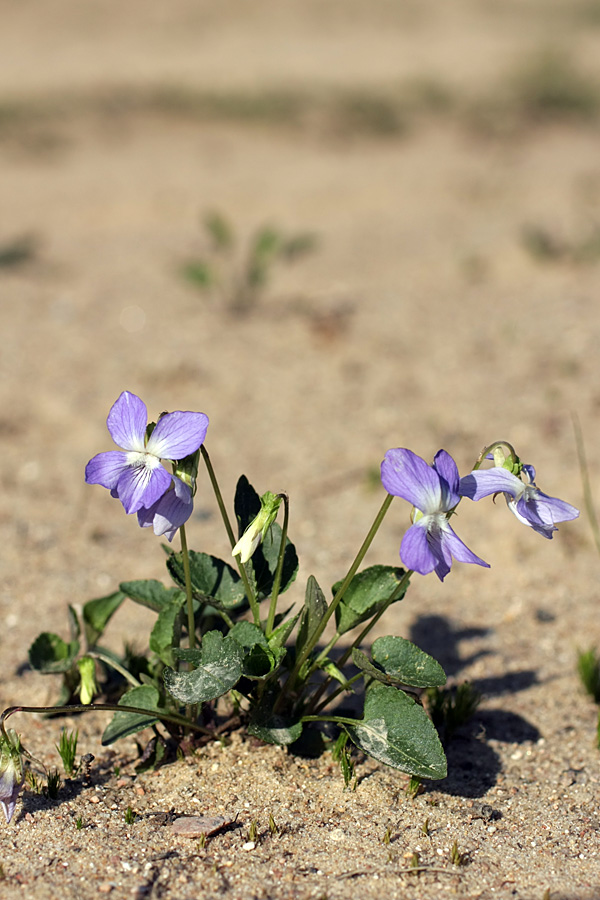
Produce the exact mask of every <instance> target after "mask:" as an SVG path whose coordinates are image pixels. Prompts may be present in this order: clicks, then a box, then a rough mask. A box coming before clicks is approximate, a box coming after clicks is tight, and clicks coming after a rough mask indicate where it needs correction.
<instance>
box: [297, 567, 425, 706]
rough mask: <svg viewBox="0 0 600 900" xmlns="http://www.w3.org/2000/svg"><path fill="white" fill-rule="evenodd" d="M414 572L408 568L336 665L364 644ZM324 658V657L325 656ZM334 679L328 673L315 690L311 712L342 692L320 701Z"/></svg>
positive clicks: (402, 591) (337, 636)
mask: <svg viewBox="0 0 600 900" xmlns="http://www.w3.org/2000/svg"><path fill="white" fill-rule="evenodd" d="M412 574H413V570H412V569H408V570H407V571H406V572H405V573H404V575H403V576H402V578H401V579H400V581H399V582H398V584H397V585H396V587H395V588H394V590H393V591H392V593H391V594H390V596H389V597H388V598H387V600H386V601H385V602H384V604H383V606H382V607H381V609H380V610H379V612H378V613H377V614H376V615H374V616H373V618H372V619H371V621H370V622H368V623H367V624H366V625H365V627H364V628H363V630H362V631H361V633H360V634H359V635H358V637H357V638H355V639H354V641H353V642H352V643H351V644H350V646H349V647H347V648H346V650H345V652H344V653H343V654H342V656H341V657H340V658H339V660H338V661H337V663H336V666H337V668H338V669H341V668H342V666H345V665H346V663H347V662H348V660H349V659H350V656H351V655H352V651H353V649H354V648H355V647H358V646H359V645H360V644H362V642H363V641H364V639H365V638H366V636H367V635H368V633H369V632H370V630H371V629H372V628H373V626H374V625H375V624H376V623H377V622H378V621H379V620H380V618H381V617H382V615H383V614H384V613H385V612H386V610H387V609H388V607H390V606H391V605H392V603H394V602H395V601H396V600H397V599H398V598H399V597H401V596H402V594H403V593H405V592H406V588H407V587H408V582H409V580H410V576H411V575H412ZM340 636H341V635H339V634H338V633H337V632H336V634H335V635H334V639H333V640H332V641H330V642H329V644H328V645H327V648H326V649H327V651H328V652H329V650H330V649H331V647H332V646H333V645H334V644H335V643H337V640H338V638H339V637H340ZM321 657H323V653H321V654H319V657H318V660H317V661H320V660H321ZM323 658H324V657H323ZM313 670H314V667H313ZM332 681H333V679H332V677H331V675H328V676H327V678H326V679H325V681H324V682H323V683H322V684H321V686H320V687H319V688H318V690H317V691H315V693H314V695H313V697H312V699H311V701H310V704H309V706H308V710H309V712H310V710H313V709H322V708H323V707H324V706H327V704H328V703H329V701H330V700H333V698H334V697H336V696H337V695H338V694H339V693H340V691H339V690H337V691H334V693H333V694H331V695H330V696H329V697H326V698H325V700H323V701H322V702H321V703H319V700H320V699H321V697H322V696H323V694H324V693H325V691H326V690H327V688H328V687H329V685H330V684H331V682H332ZM317 704H318V706H317Z"/></svg>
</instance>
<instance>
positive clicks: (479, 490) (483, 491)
mask: <svg viewBox="0 0 600 900" xmlns="http://www.w3.org/2000/svg"><path fill="white" fill-rule="evenodd" d="M524 490H525V485H524V484H523V482H522V481H521V479H520V478H517V476H516V475H513V474H512V472H509V471H508V469H503V468H501V467H494V468H493V469H476V470H475V471H474V472H471V474H470V475H465V477H464V478H461V479H460V487H459V493H460V495H461V497H469V498H470V499H471V500H481V499H482V498H483V497H488V496H489V495H490V494H498V493H506V494H510V495H511V497H518V496H519V495H520V494H521V493H522V492H523V491H524Z"/></svg>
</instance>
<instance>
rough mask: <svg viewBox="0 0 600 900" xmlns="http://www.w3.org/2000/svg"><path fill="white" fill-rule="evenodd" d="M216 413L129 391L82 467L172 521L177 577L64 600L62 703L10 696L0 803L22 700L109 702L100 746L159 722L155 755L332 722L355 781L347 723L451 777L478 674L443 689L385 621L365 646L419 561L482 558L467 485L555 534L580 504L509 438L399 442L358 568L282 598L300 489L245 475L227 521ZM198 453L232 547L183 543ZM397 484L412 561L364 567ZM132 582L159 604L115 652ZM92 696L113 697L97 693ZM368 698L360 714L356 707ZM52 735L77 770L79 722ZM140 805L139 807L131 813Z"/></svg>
mask: <svg viewBox="0 0 600 900" xmlns="http://www.w3.org/2000/svg"><path fill="white" fill-rule="evenodd" d="M208 425H209V421H208V417H207V416H206V415H205V414H204V413H198V412H184V411H181V410H177V411H175V412H171V413H163V414H162V415H161V416H160V417H159V418H158V421H157V422H156V423H155V422H148V412H147V409H146V406H145V404H144V403H143V402H142V400H141V399H140V398H139V397H137V396H136V395H135V394H132V393H130V392H128V391H124V392H123V393H122V394H121V395H120V396H119V397H118V399H117V400H116V402H115V403H114V404H113V406H112V408H111V410H110V412H109V415H108V419H107V426H108V430H109V432H110V434H111V436H112V438H113V439H114V441H115V443H116V444H117V446H118V447H119V448H121V449H118V450H110V451H105V452H101V453H98V454H96V456H94V457H93V458H92V459H91V460H90V461H89V462H88V464H87V466H86V470H85V479H86V482H87V483H88V484H99V485H101V486H102V487H104V488H106V489H108V490H109V491H110V493H111V495H112V496H113V497H114V498H115V499H117V500H119V501H120V502H121V504H122V506H123V508H124V510H125V512H126V513H127V514H128V515H132V514H136V517H137V522H138V525H139V526H140V527H141V528H152V530H153V532H154V534H155V535H157V536H161V537H164V538H165V539H166V540H167V542H168V543H169V544H170V543H171V542H172V541H173V539H174V538H175V536H176V535H179V539H180V542H181V549H180V550H174V549H172V548H171V547H170V546H165V548H164V549H165V550H166V552H167V558H166V567H167V572H168V575H169V577H170V579H171V584H170V585H169V586H167V585H165V584H163V583H162V582H160V581H158V580H156V579H146V580H136V581H126V582H122V583H121V584H120V585H119V586H118V589H117V590H116V591H114V592H113V593H111V594H108V595H107V596H105V597H100V598H97V599H94V600H90V601H89V602H88V603H86V604H84V605H83V607H82V608H81V612H80V613H77V612H76V610H75V608H74V607H72V606H70V607H69V624H70V635H69V639H67V640H65V639H63V638H61V637H60V636H58V635H56V634H54V633H53V632H44V633H43V634H41V635H40V636H39V637H38V638H37V639H36V640H35V641H34V643H33V645H32V646H31V648H30V652H29V659H30V662H31V665H32V667H33V668H34V669H37V670H38V671H40V672H41V673H43V674H54V675H56V674H59V675H61V676H62V680H63V681H62V691H61V696H60V698H59V705H58V706H56V707H33V706H25V705H20V706H13V707H10V708H9V709H7V710H5V711H4V712H3V713H2V716H1V717H0V802H1V803H2V804H3V807H4V811H5V815H6V818H7V820H8V821H10V818H11V816H12V814H13V811H14V808H15V803H16V799H17V796H18V793H19V791H20V789H21V787H22V784H23V765H22V757H23V755H26V751H24V750H23V747H22V745H21V742H20V739H19V738H18V737H17V736H16V734H15V732H14V731H12V730H10V731H7V730H6V727H5V723H6V721H7V719H8V718H9V717H10V716H12V715H14V714H15V713H18V712H22V713H34V712H38V713H39V712H44V711H52V712H54V713H57V712H68V713H73V712H76V711H77V712H86V711H88V710H106V711H112V712H114V713H115V715H114V716H113V718H112V720H111V721H110V722H109V724H108V726H107V727H106V729H105V731H104V734H103V736H102V743H103V744H105V745H107V744H112V743H114V742H115V741H117V740H120V739H121V738H125V737H128V736H131V735H135V734H137V733H139V732H142V731H144V730H146V729H152V731H153V737H152V739H151V740H150V743H149V744H148V746H147V747H146V749H145V750H142V764H143V765H144V766H149V765H153V766H155V765H158V764H159V763H161V762H163V761H167V760H168V759H173V758H176V757H177V756H178V755H180V754H182V753H183V752H184V748H185V751H186V752H190V751H191V750H193V749H195V748H197V747H200V746H202V745H204V744H206V743H208V742H214V741H215V740H219V739H222V738H223V737H224V736H225V735H227V733H229V732H231V731H232V730H234V729H239V728H243V729H245V731H246V733H247V734H249V735H252V736H253V737H255V738H259V739H260V740H262V741H264V742H266V743H272V744H279V745H283V746H290V747H291V749H292V750H293V749H294V747H298V748H300V747H302V746H304V747H306V746H311V747H312V749H313V751H314V750H315V749H316V750H317V752H319V751H320V750H321V749H324V748H325V747H326V746H327V745H330V743H331V741H336V737H337V741H336V743H335V744H334V756H335V757H336V759H337V761H338V763H339V765H340V769H341V772H342V776H343V778H344V783H345V786H346V787H349V786H352V787H355V786H356V783H357V782H356V775H355V772H354V763H353V761H352V759H351V756H350V754H349V752H348V748H347V746H346V744H347V741H348V739H350V740H351V741H352V742H353V744H355V746H356V747H357V748H358V749H359V750H361V751H362V752H363V753H365V754H367V755H368V756H371V757H373V758H374V759H376V760H378V761H380V762H382V763H384V764H385V765H388V766H391V767H392V768H395V769H399V770H400V771H402V772H405V773H407V774H408V775H410V776H412V779H411V786H410V790H411V792H416V791H417V790H419V789H420V784H421V781H422V780H424V779H430V780H431V779H433V780H435V779H441V778H444V777H445V776H446V774H447V762H446V756H445V753H444V749H443V745H442V742H441V741H440V737H439V735H438V731H437V729H436V727H435V724H434V723H435V720H436V719H439V722H440V726H443V728H444V735H443V736H444V738H445V739H448V738H449V737H450V736H451V734H452V732H453V731H454V730H455V728H457V727H458V726H459V725H460V724H461V723H462V722H464V721H465V719H466V718H468V717H469V716H470V715H472V714H473V712H474V711H475V709H476V706H477V703H478V702H479V696H478V694H477V693H476V692H475V691H473V689H472V688H470V687H469V686H467V685H462V686H461V687H459V688H457V690H456V692H455V694H453V695H450V694H447V693H443V692H441V691H440V690H439V689H440V688H441V687H442V686H443V685H444V684H445V683H446V675H445V672H444V670H443V669H442V667H441V666H440V664H439V663H438V662H437V661H436V660H435V659H433V657H431V656H430V655H429V654H427V653H425V652H424V651H423V650H421V649H420V648H419V647H417V646H415V644H413V643H411V642H410V641H408V640H406V639H405V638H403V637H400V636H397V635H385V636H381V637H378V638H377V639H376V640H374V641H373V643H372V645H371V646H370V648H369V647H365V649H364V650H363V649H361V647H362V646H365V640H366V638H367V636H368V635H369V632H370V631H371V629H372V628H373V627H374V625H375V624H376V623H377V622H379V620H380V619H381V618H382V616H383V615H384V614H385V612H386V611H387V610H388V608H389V607H390V606H391V605H392V604H393V603H397V602H400V601H401V600H403V598H404V596H405V595H406V592H407V590H408V588H409V586H410V581H411V579H412V578H413V577H416V576H418V575H420V576H426V575H428V574H431V573H435V574H436V576H437V577H438V578H439V579H440V581H444V579H445V578H446V577H447V576H448V575H449V574H450V572H451V569H452V566H453V564H454V563H455V562H459V563H467V564H473V565H478V566H483V567H489V566H488V563H487V562H485V561H484V560H483V559H481V558H480V557H479V556H477V555H476V554H475V553H474V552H473V551H472V550H471V549H470V548H469V547H467V545H466V544H465V543H464V542H463V541H462V540H461V538H460V537H459V536H458V535H457V534H456V532H455V531H454V528H453V527H452V524H454V522H455V519H454V513H455V511H456V508H457V507H458V505H459V504H460V503H462V502H463V501H465V502H466V505H468V501H475V502H477V501H479V500H481V499H482V498H485V497H488V496H492V495H493V496H496V495H498V494H500V495H503V496H504V498H505V501H506V504H507V507H508V509H509V510H510V511H511V513H512V514H513V515H514V516H515V517H516V518H517V519H518V520H519V521H520V522H521V523H522V524H524V525H526V526H527V527H528V528H530V529H531V531H534V532H537V534H539V535H541V536H542V537H544V538H546V539H551V538H552V537H553V534H554V532H555V531H556V530H557V528H556V523H558V522H565V521H569V520H571V519H574V518H576V517H577V516H578V515H579V512H578V510H577V509H575V507H573V506H571V505H570V504H569V503H566V502H565V501H563V500H559V499H557V498H554V497H550V496H548V495H547V494H544V493H543V492H542V491H541V490H540V489H539V488H538V487H537V484H536V482H535V469H534V468H533V466H531V465H527V464H524V463H523V462H522V461H521V460H520V459H519V457H518V456H517V454H516V452H515V450H514V448H513V447H512V445H511V444H509V443H507V442H505V441H496V442H494V443H492V444H490V445H489V446H486V447H485V448H484V450H482V452H481V453H480V454H479V456H478V458H477V459H476V461H475V463H474V466H473V468H472V470H471V471H470V473H469V474H467V475H465V476H463V477H462V478H461V477H460V475H459V472H458V468H457V465H456V463H455V461H454V460H453V459H452V457H451V456H450V454H449V453H447V452H446V451H445V450H439V451H438V453H436V455H435V457H434V459H433V462H432V463H428V462H426V461H425V460H424V459H422V458H421V457H420V456H418V455H417V454H416V453H414V452H413V451H412V450H409V449H407V448H394V449H391V450H388V451H387V452H386V454H385V456H384V459H383V462H382V464H381V483H382V485H383V488H384V489H385V492H384V496H383V498H382V502H381V506H380V508H379V510H378V511H377V513H376V515H375V518H374V520H373V523H372V524H371V526H370V527H369V528H368V530H367V533H366V536H365V538H364V540H363V542H362V544H361V546H360V547H359V549H358V551H357V552H356V554H355V556H354V558H352V557H349V560H351V562H350V565H349V567H348V570H347V572H346V573H345V575H344V576H343V577H342V578H341V579H340V580H339V581H337V582H336V583H335V584H334V585H333V586H332V588H331V590H330V591H329V592H326V591H324V590H323V589H322V588H321V586H320V584H319V582H318V581H317V579H316V578H315V576H314V575H309V576H308V578H307V579H306V587H305V590H304V596H303V600H302V601H301V603H300V607H299V609H294V604H292V605H290V604H288V603H282V602H281V597H282V595H283V594H284V593H285V592H286V591H288V590H289V589H290V588H292V586H293V585H294V583H295V581H296V577H297V573H298V566H299V564H298V556H297V553H296V549H295V547H294V545H293V544H292V542H291V541H290V539H289V537H288V527H289V520H290V501H289V497H288V495H287V494H286V493H285V492H279V493H277V494H274V493H272V492H271V491H266V492H265V493H263V494H262V496H261V495H259V494H258V493H257V492H256V491H255V490H254V488H253V487H252V486H251V485H250V483H249V482H248V479H247V478H246V477H245V476H243V475H242V476H241V477H240V478H239V480H238V482H237V486H236V489H235V496H234V499H233V511H234V515H235V520H234V521H235V524H236V527H235V529H234V526H233V525H232V520H231V519H230V515H229V513H228V511H227V507H226V504H225V501H224V498H223V494H222V491H221V487H220V485H219V482H218V479H217V475H216V472H215V469H214V467H213V464H212V460H211V458H210V456H209V454H208V451H207V449H206V446H205V438H206V434H207V430H208ZM201 462H202V463H203V464H204V467H205V469H206V474H207V476H208V483H209V484H210V486H211V487H212V489H213V491H214V495H215V500H216V504H217V508H218V510H219V513H220V515H221V518H222V521H223V525H224V527H225V531H226V534H227V538H228V541H229V545H230V547H231V555H230V556H229V557H228V559H227V560H224V559H219V558H217V557H215V556H212V555H210V554H209V553H205V552H199V551H195V550H192V549H190V548H189V547H188V538H187V532H186V523H187V522H188V520H189V519H190V517H191V515H192V511H193V506H194V496H195V493H196V490H197V487H198V480H199V467H200V463H201ZM489 463H491V465H488V464H489ZM394 497H400V498H401V499H403V500H404V501H407V502H408V504H409V507H412V511H411V514H410V524H409V527H408V528H407V530H406V531H405V533H404V536H403V537H402V541H401V545H400V560H401V562H402V564H403V565H402V566H388V565H381V564H377V565H372V566H369V567H367V568H361V565H362V563H363V560H364V558H365V556H366V554H367V552H368V550H369V548H370V547H371V545H372V543H373V541H374V539H375V537H376V535H377V533H378V531H379V529H380V528H381V526H382V524H383V521H384V519H385V516H386V514H387V512H388V510H389V508H390V505H391V504H392V502H393V500H394ZM280 512H283V518H282V523H281V525H280V524H279V523H278V522H277V521H276V519H277V517H278V516H279V514H280ZM451 522H452V524H451ZM461 522H462V517H461ZM127 599H129V600H130V601H132V602H134V603H137V604H140V605H141V606H144V607H146V608H147V609H149V610H151V611H152V612H153V613H154V614H155V620H154V624H153V627H152V630H151V632H150V635H149V641H148V651H147V652H146V653H145V654H143V655H142V656H139V655H135V654H132V653H131V651H127V650H126V652H125V654H123V655H122V656H120V655H118V654H116V653H113V652H112V651H108V650H107V649H105V648H104V647H103V646H102V644H101V640H102V636H103V633H104V630H105V628H106V626H107V624H108V622H109V620H110V619H111V618H112V616H113V615H114V614H115V613H116V612H117V610H118V609H119V607H120V606H121V605H122V603H124V602H125V600H127ZM338 645H340V646H339V647H338ZM365 650H366V651H367V652H365ZM423 691H430V692H432V693H430V694H429V706H430V710H431V713H432V717H433V719H434V721H432V718H431V717H430V716H429V715H428V713H427V711H426V708H425V707H424V706H423V705H422V703H421V702H420V699H419V695H420V693H421V692H423ZM98 696H99V697H100V699H101V701H104V702H92V701H93V700H94V698H95V697H98ZM344 697H346V698H350V699H352V711H346V710H345V708H343V707H340V706H339V701H340V700H342V699H343V698H344ZM65 698H67V703H68V705H65ZM77 698H79V702H73V701H77ZM115 698H116V699H117V700H118V702H115ZM358 703H361V704H362V707H363V711H362V716H360V715H359V716H357V715H356V713H355V712H354V707H355V706H356V705H357V704H358ZM342 713H343V714H342ZM58 749H59V753H60V755H61V757H62V759H63V764H64V765H65V770H66V771H68V768H69V767H71V768H72V767H73V766H74V757H75V750H76V733H75V735H73V734H71V735H67V734H66V733H64V732H63V736H62V738H61V742H60V745H59V747H58ZM51 778H52V790H53V791H56V792H57V791H58V787H59V785H60V779H59V778H58V773H55V774H54V775H53V776H49V777H48V794H49V795H50V791H51ZM132 816H133V819H134V818H135V816H134V814H133V813H132V812H131V811H130V810H128V811H127V813H126V821H129V820H130V819H131V821H133V819H132Z"/></svg>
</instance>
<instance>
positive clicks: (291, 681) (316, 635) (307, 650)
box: [274, 494, 394, 712]
mask: <svg viewBox="0 0 600 900" xmlns="http://www.w3.org/2000/svg"><path fill="white" fill-rule="evenodd" d="M393 499H394V498H393V496H392V495H391V494H387V495H386V497H385V500H384V501H383V503H382V504H381V508H380V510H379V512H378V513H377V515H376V516H375V520H374V521H373V524H372V525H371V527H370V528H369V531H368V533H367V536H366V538H365V539H364V541H363V542H362V545H361V547H360V550H359V551H358V553H357V554H356V557H355V559H354V562H353V563H352V565H351V566H350V568H349V570H348V574H347V575H346V577H345V578H344V581H343V582H342V584H341V586H340V589H339V590H338V592H337V594H336V595H335V597H334V598H333V600H332V601H331V603H330V605H329V608H328V610H327V612H326V613H325V615H324V616H323V618H322V619H321V621H320V622H319V625H318V627H317V628H316V629H315V630H314V632H313V634H312V635H311V637H310V640H309V641H307V642H306V646H305V647H304V649H303V650H302V653H300V654H299V656H298V659H297V660H296V665H295V666H294V668H293V670H292V672H291V674H290V677H289V678H288V680H287V681H286V682H285V684H284V685H283V687H282V689H281V692H280V694H279V697H278V698H277V701H276V703H275V707H274V711H275V712H278V711H279V710H280V709H281V706H282V703H283V699H284V697H285V695H286V694H287V692H288V691H289V690H290V688H292V687H294V685H295V683H296V680H297V678H298V675H299V673H300V669H301V668H302V666H303V665H304V663H305V662H306V660H307V659H308V657H309V656H310V654H311V652H312V650H313V649H314V647H315V646H316V645H317V643H318V641H319V639H320V637H321V635H322V634H323V632H324V631H325V627H326V625H327V623H328V622H329V620H330V619H331V617H332V615H333V614H334V612H335V611H336V609H337V607H338V606H339V604H340V602H341V600H342V598H343V596H344V594H345V593H346V591H347V590H348V587H349V585H350V582H351V581H352V579H353V578H354V576H355V575H356V572H357V570H358V567H359V566H360V564H361V562H362V561H363V559H364V558H365V556H366V553H367V550H368V549H369V547H370V546H371V544H372V543H373V538H374V537H375V535H376V534H377V532H378V530H379V527H380V525H381V523H382V522H383V519H384V517H385V514H386V513H387V511H388V509H389V508H390V504H391V502H392V500H393Z"/></svg>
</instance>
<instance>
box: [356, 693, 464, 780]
mask: <svg viewBox="0 0 600 900" xmlns="http://www.w3.org/2000/svg"><path fill="white" fill-rule="evenodd" d="M345 728H346V730H347V731H348V734H349V735H350V737H351V739H352V740H353V741H354V743H355V744H356V746H357V747H359V748H360V749H361V750H362V751H363V752H364V753H367V754H368V755H369V756H372V757H373V758H374V759H378V760H380V762H383V763H385V764H386V765H388V766H392V768H394V769H400V770H401V771H402V772H407V773H408V774H409V775H417V776H419V777H420V778H432V779H438V778H445V777H446V774H447V766H446V757H445V755H444V751H443V748H442V745H441V743H440V739H439V737H438V734H437V731H436V730H435V727H434V725H433V723H432V722H431V720H430V719H429V718H428V717H427V714H426V713H425V710H424V709H423V707H422V706H419V704H418V703H415V701H414V700H412V699H411V698H410V697H409V696H408V695H407V694H405V693H404V691H400V690H398V689H397V688H395V687H390V686H388V685H384V684H379V683H378V682H373V683H372V684H371V686H370V687H369V689H368V690H367V695H366V698H365V711H364V718H363V720H362V721H361V722H358V723H357V724H356V725H346V726H345Z"/></svg>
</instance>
